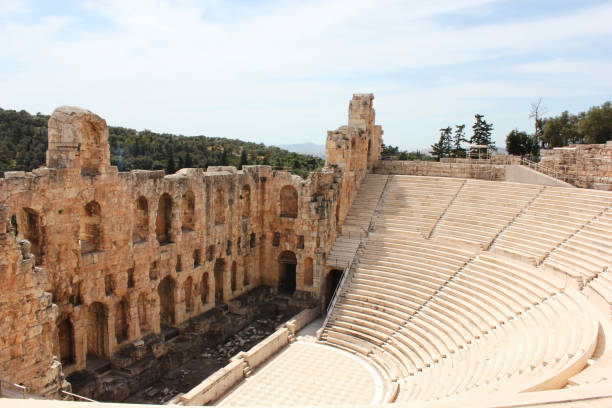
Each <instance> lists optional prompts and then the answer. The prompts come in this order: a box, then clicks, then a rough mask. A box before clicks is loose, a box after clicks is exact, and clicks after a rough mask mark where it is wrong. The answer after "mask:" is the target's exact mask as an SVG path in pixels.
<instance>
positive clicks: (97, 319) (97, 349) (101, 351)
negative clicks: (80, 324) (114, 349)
mask: <svg viewBox="0 0 612 408" xmlns="http://www.w3.org/2000/svg"><path fill="white" fill-rule="evenodd" d="M106 327H107V321H106V311H105V310H104V305H103V304H102V303H100V302H94V303H92V304H91V305H89V308H88V309H87V354H91V355H94V356H96V357H99V358H106V347H105V345H106V342H107V338H106V336H107V331H108V330H107V329H106Z"/></svg>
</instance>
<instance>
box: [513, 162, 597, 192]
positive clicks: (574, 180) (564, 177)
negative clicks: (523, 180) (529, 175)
mask: <svg viewBox="0 0 612 408" xmlns="http://www.w3.org/2000/svg"><path fill="white" fill-rule="evenodd" d="M521 164H522V165H523V166H526V167H529V168H530V169H532V170H535V171H537V172H539V173H542V174H545V175H547V176H549V177H552V178H555V179H557V180H561V181H563V182H565V183H569V184H572V185H574V186H576V185H579V183H583V184H588V183H587V180H583V179H581V178H579V177H576V176H573V175H570V174H567V173H564V172H561V171H557V170H553V169H551V168H549V167H546V166H543V165H541V164H540V163H536V162H534V161H531V160H529V159H527V158H525V157H523V158H521Z"/></svg>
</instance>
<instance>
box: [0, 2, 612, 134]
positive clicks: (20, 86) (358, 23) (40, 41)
mask: <svg viewBox="0 0 612 408" xmlns="http://www.w3.org/2000/svg"><path fill="white" fill-rule="evenodd" d="M491 3H493V2H492V1H489V0H462V1H451V0H438V1H432V2H403V1H386V2H382V1H374V0H353V1H348V0H335V1H322V0H318V1H311V2H297V1H292V2H272V3H265V4H264V5H263V6H258V7H254V6H249V5H248V3H240V4H231V3H230V4H229V5H228V4H227V3H226V2H221V1H214V0H213V1H207V2H196V1H176V2H170V1H144V0H142V1H133V2H132V1H130V2H126V1H122V0H106V1H95V2H94V1H91V2H88V3H86V5H85V8H86V12H87V13H93V14H96V15H98V16H99V17H100V18H103V19H106V20H107V21H108V23H107V24H106V25H100V24H99V23H98V24H97V25H96V26H95V28H93V29H91V30H89V29H82V28H81V27H82V26H83V25H85V26H86V25H87V21H88V20H87V19H86V18H87V17H85V14H84V15H83V16H78V15H77V16H55V17H51V16H50V17H46V18H43V19H40V20H38V21H33V22H29V23H26V22H24V21H23V19H20V20H15V21H13V20H11V19H10V18H6V19H3V18H2V13H0V64H2V65H4V64H5V63H6V65H12V66H14V67H19V68H18V69H17V70H13V71H11V72H10V73H3V72H2V69H1V68H0V89H2V92H0V106H2V107H5V108H10V107H16V108H20V109H21V108H27V109H30V110H32V111H42V112H50V111H51V110H52V109H53V108H54V107H55V106H58V105H61V104H66V103H68V104H77V105H82V106H84V107H87V108H89V109H92V110H93V111H96V112H97V113H99V114H101V115H102V116H104V117H106V118H107V119H108V121H109V123H111V124H122V125H126V126H132V127H137V128H144V127H147V128H151V129H154V130H168V131H175V132H182V133H185V134H196V133H205V134H208V135H211V136H226V137H235V138H244V139H249V140H256V141H265V142H270V143H272V142H274V143H279V142H281V141H283V140H286V139H287V137H288V136H290V135H291V136H290V137H293V138H294V139H295V140H296V141H297V140H306V139H308V140H310V141H314V142H318V143H322V142H323V138H324V135H325V130H326V129H327V128H335V127H337V126H339V125H342V124H343V123H344V122H345V120H346V104H347V102H348V99H349V98H350V94H351V93H352V92H357V91H373V92H375V93H378V94H377V96H378V97H377V101H376V104H377V111H378V113H379V118H385V119H388V120H389V121H390V123H404V124H406V125H407V126H415V125H416V127H422V128H425V127H426V126H429V127H430V128H432V129H434V130H435V129H436V126H437V125H435V124H434V123H435V122H432V119H431V118H432V117H435V116H437V115H438V112H440V111H441V110H442V111H443V112H447V113H450V112H452V110H453V109H461V110H468V109H472V108H471V107H472V106H474V105H475V104H476V103H475V102H474V101H475V100H478V99H480V103H481V105H485V103H483V102H482V100H483V99H486V98H496V97H497V98H499V97H507V98H520V97H530V95H550V96H554V97H563V96H567V95H570V94H575V93H576V92H581V93H584V94H587V93H589V92H592V91H593V90H594V89H596V88H597V87H598V86H599V87H600V89H601V86H602V85H601V84H602V83H603V84H604V86H605V87H610V86H611V85H610V81H609V80H608V79H607V78H610V75H609V73H610V63H611V62H610V60H609V58H610V57H609V56H608V55H602V56H601V58H600V61H601V62H602V64H601V66H600V67H599V68H598V69H597V70H596V71H595V74H594V75H591V76H589V77H588V78H584V79H583V81H584V82H583V83H582V84H581V87H579V89H576V88H573V86H574V85H575V84H576V82H577V81H576V76H578V75H582V74H584V72H585V70H587V69H588V67H589V64H591V62H590V61H585V60H584V58H583V59H575V60H571V59H569V58H564V57H558V58H553V59H550V60H545V59H544V61H543V62H542V61H539V62H533V60H532V57H531V55H533V54H538V53H540V52H541V51H542V50H547V51H548V52H550V53H558V54H559V55H564V53H566V52H570V51H571V52H577V51H579V50H580V47H581V44H583V43H584V42H588V41H591V40H593V39H597V40H601V39H602V38H608V37H609V36H610V35H611V34H612V25H610V24H609V17H610V16H611V15H612V5H611V4H604V5H601V6H597V7H593V8H589V9H583V10H579V11H576V12H572V13H568V14H566V15H561V16H553V17H549V18H542V19H539V20H537V21H534V20H522V21H515V22H507V23H503V24H495V23H494V22H493V23H491V24H488V25H484V26H475V27H461V26H454V27H448V26H442V25H441V24H440V23H439V20H438V17H439V16H441V15H443V14H448V13H462V12H465V11H473V10H482V9H483V7H485V8H486V7H488V5H490V4H491ZM24 7H25V6H24ZM493 21H494V19H493ZM77 22H78V24H77ZM493 58H508V59H511V60H512V62H509V63H508V65H507V66H503V67H499V68H497V67H496V71H498V72H495V73H490V77H488V78H482V79H480V78H469V79H466V78H465V77H466V74H465V72H458V71H457V70H459V69H460V68H459V65H458V64H462V63H472V64H478V63H480V62H484V63H486V62H487V61H491V60H492V59H493ZM572 61H573V62H572ZM581 61H582V62H581ZM572 64H574V65H572ZM439 67H446V68H445V69H446V70H447V71H448V72H447V73H445V74H443V75H441V78H442V81H439V80H436V82H431V83H430V82H423V81H425V80H427V81H429V80H430V79H427V75H426V74H427V71H428V70H429V69H431V68H439ZM602 67H603V68H602ZM547 69H553V70H555V72H556V73H557V74H559V75H565V74H567V76H566V77H563V80H564V83H563V84H558V83H556V82H551V81H546V80H542V78H540V77H538V78H534V77H532V76H533V75H542V74H546V70H547ZM406 70H409V72H416V74H415V75H417V76H416V77H415V78H414V79H412V78H409V77H406V76H405V75H406V74H404V72H406ZM494 74H495V75H494ZM398 77H401V78H400V79H398ZM468 77H469V75H468ZM604 77H605V78H604ZM424 78H425V79H424ZM557 79H558V78H556V80H557ZM608 89H609V88H608ZM441 101H445V102H441ZM466 101H469V103H468V102H466ZM467 105H469V107H468V106H467ZM383 109H386V110H387V112H393V114H391V115H389V114H388V113H386V114H383V112H382V110H383ZM393 115H403V116H393ZM407 115H415V116H416V117H418V118H422V119H419V120H420V122H419V124H416V123H415V121H414V120H413V121H408V122H405V121H403V117H405V116H407ZM408 117H409V116H408ZM382 124H383V126H385V123H384V122H383V123H382ZM389 133H390V132H387V134H388V135H389ZM421 144H424V143H421ZM426 144H430V143H429V141H427V142H426Z"/></svg>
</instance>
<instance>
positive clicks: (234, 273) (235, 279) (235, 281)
mask: <svg viewBox="0 0 612 408" xmlns="http://www.w3.org/2000/svg"><path fill="white" fill-rule="evenodd" d="M231 273H232V283H231V284H232V293H233V292H235V291H236V289H237V285H238V276H237V275H238V266H237V265H236V261H234V262H232V267H231Z"/></svg>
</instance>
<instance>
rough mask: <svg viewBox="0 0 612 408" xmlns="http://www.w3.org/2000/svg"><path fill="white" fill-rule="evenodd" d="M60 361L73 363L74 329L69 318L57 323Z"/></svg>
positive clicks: (65, 363)
mask: <svg viewBox="0 0 612 408" xmlns="http://www.w3.org/2000/svg"><path fill="white" fill-rule="evenodd" d="M58 332H59V346H60V361H61V362H62V364H64V365H68V364H72V363H74V329H73V328H72V323H71V322H70V319H64V320H62V321H61V322H60V324H59V325H58Z"/></svg>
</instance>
